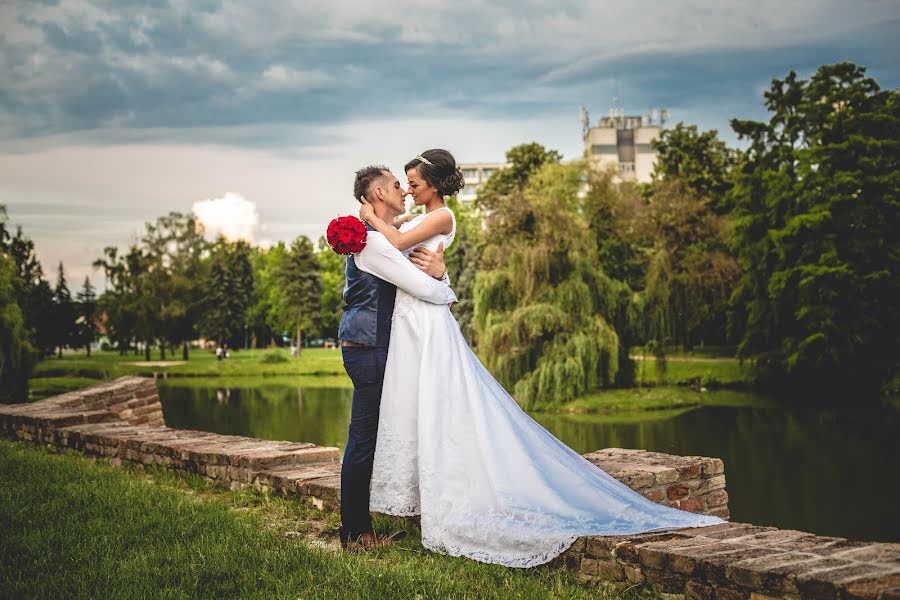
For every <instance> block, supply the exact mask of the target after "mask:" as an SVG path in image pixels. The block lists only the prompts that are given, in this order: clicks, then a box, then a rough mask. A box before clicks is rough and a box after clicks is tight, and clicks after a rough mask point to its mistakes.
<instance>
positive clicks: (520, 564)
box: [422, 535, 581, 569]
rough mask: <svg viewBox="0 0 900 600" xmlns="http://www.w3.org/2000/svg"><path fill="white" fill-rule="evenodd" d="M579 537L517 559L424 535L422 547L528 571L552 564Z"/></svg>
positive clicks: (567, 539) (573, 537) (576, 536)
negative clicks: (437, 541)
mask: <svg viewBox="0 0 900 600" xmlns="http://www.w3.org/2000/svg"><path fill="white" fill-rule="evenodd" d="M579 537H581V536H578V535H575V536H570V537H569V538H566V539H565V540H563V541H561V542H557V543H555V544H554V545H552V546H551V547H550V548H548V549H546V550H542V551H540V552H538V553H535V554H530V555H528V556H521V557H516V558H510V557H505V556H500V555H497V554H492V553H490V552H483V551H481V550H477V549H474V548H465V547H463V546H448V545H446V544H441V543H436V542H432V541H431V540H428V539H426V538H425V536H424V535H423V536H422V546H424V547H425V548H428V549H429V550H431V551H433V552H440V553H442V554H449V555H450V556H465V557H466V558H471V559H472V560H477V561H478V562H483V563H488V564H493V565H503V566H504V567H512V568H514V569H528V568H530V567H536V566H538V565H543V564H545V563H548V562H550V561H551V560H553V559H554V558H556V557H557V556H559V555H560V554H562V553H563V552H565V551H566V550H568V549H569V548H570V547H571V546H572V544H574V543H575V540H577V539H578V538H579Z"/></svg>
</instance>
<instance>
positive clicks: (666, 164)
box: [653, 123, 739, 213]
mask: <svg viewBox="0 0 900 600" xmlns="http://www.w3.org/2000/svg"><path fill="white" fill-rule="evenodd" d="M717 133H718V132H717V131H716V130H715V129H711V130H709V131H704V132H702V133H701V132H700V131H699V130H698V129H697V126H696V125H685V124H684V123H678V124H676V125H675V127H672V128H670V129H665V130H663V132H662V134H661V135H660V136H659V139H658V140H655V141H654V142H653V148H654V149H655V150H656V153H657V160H656V166H655V167H654V170H653V175H654V178H655V179H657V180H659V179H682V180H684V182H685V183H686V184H687V186H688V188H690V189H691V190H693V191H694V192H695V193H696V194H697V195H698V196H700V197H701V198H705V199H707V200H708V201H709V203H710V207H711V208H712V209H713V210H715V211H716V212H719V213H722V212H726V211H728V210H729V209H730V207H729V206H728V202H727V198H728V192H729V190H731V187H732V173H731V172H732V169H733V168H734V166H735V165H736V164H737V161H738V158H739V155H738V153H737V151H736V150H734V149H731V148H728V147H727V146H726V145H725V142H723V141H722V140H720V139H719V138H718V135H717Z"/></svg>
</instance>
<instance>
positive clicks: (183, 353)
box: [181, 340, 188, 360]
mask: <svg viewBox="0 0 900 600" xmlns="http://www.w3.org/2000/svg"><path fill="white" fill-rule="evenodd" d="M181 360H188V343H187V340H184V345H183V346H182V347H181Z"/></svg>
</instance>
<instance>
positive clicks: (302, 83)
mask: <svg viewBox="0 0 900 600" xmlns="http://www.w3.org/2000/svg"><path fill="white" fill-rule="evenodd" d="M643 4H645V5H646V6H644V7H643V8H642V7H641V6H635V7H634V8H629V7H628V6H625V5H622V6H618V5H609V6H607V5H606V3H603V6H599V5H596V6H595V5H594V4H592V3H583V2H582V3H579V2H561V3H556V4H554V7H553V8H548V7H547V6H546V5H545V4H544V3H540V2H529V3H518V4H516V5H515V6H508V7H504V6H503V3H499V4H491V5H481V4H478V3H471V2H465V1H463V2H459V3H455V4H454V5H452V6H450V7H444V6H443V5H441V4H439V3H430V2H419V3H412V4H403V3H400V2H390V1H382V2H374V3H370V4H368V5H365V6H364V7H360V6H357V5H355V4H353V3H351V2H337V3H334V4H333V5H331V6H329V7H328V8H325V7H324V5H322V6H302V7H299V8H298V7H293V8H289V7H287V6H285V5H284V4H282V3H254V4H253V5H244V4H232V3H227V2H204V3H195V2H190V3H180V2H172V3H169V2H155V3H147V2H140V3H138V2H135V3H104V2H97V3H91V2H78V3H63V4H61V5H59V6H56V7H47V6H40V5H36V4H30V5H23V6H19V7H13V8H10V7H5V8H3V9H0V10H2V11H3V12H2V13H0V16H2V17H4V23H9V24H10V25H4V30H3V31H2V36H0V52H2V58H0V127H2V129H0V132H2V134H3V136H4V137H7V138H25V137H30V136H39V135H46V134H58V133H67V132H80V133H78V135H82V136H86V137H90V131H92V130H103V131H105V132H107V134H108V133H109V132H110V131H113V132H120V134H121V132H122V131H133V130H136V131H138V132H141V134H138V137H140V135H143V136H144V138H143V139H152V138H153V136H154V135H157V134H160V135H164V136H165V137H166V139H173V138H178V137H179V136H180V135H184V132H186V131H188V130H193V131H194V133H195V136H194V138H193V139H194V141H198V142H202V141H204V139H207V140H221V139H222V137H223V134H222V133H221V132H219V133H217V132H216V129H217V128H227V127H244V128H252V127H254V126H258V127H259V130H258V133H257V134H256V135H246V134H245V135H238V136H232V138H233V139H237V138H241V139H244V140H245V141H246V142H245V143H250V144H252V145H257V144H258V145H266V144H270V145H273V146H278V145H279V144H281V143H283V141H284V140H283V139H281V137H280V136H279V135H278V133H277V132H278V125H279V124H293V125H309V126H315V125H323V124H324V125H330V124H335V123H341V122H345V121H347V120H349V119H386V118H397V117H403V116H416V117H422V116H428V114H438V113H442V112H443V113H447V112H457V113H463V114H466V115H468V116H471V117H475V118H479V117H487V118H492V119H506V118H510V119H520V118H523V117H528V118H531V117H539V116H542V115H550V114H560V112H561V111H562V112H571V111H574V110H575V107H577V105H578V104H581V103H588V104H590V105H591V106H592V108H594V109H598V110H602V109H605V108H606V107H607V106H608V104H609V103H610V102H611V101H612V97H613V96H614V95H617V96H619V98H620V100H621V101H622V102H623V103H624V104H625V106H626V107H627V108H629V109H635V110H639V111H640V110H643V109H645V108H646V107H649V106H660V105H666V106H669V107H673V108H678V109H680V110H681V112H682V114H685V115H689V114H694V115H698V114H703V113H704V111H706V112H707V114H709V112H710V111H711V112H713V113H715V114H716V115H719V113H722V112H723V111H730V114H731V116H737V115H743V114H745V112H746V111H753V110H755V111H756V113H757V114H758V113H759V112H760V110H761V98H760V96H759V93H760V87H761V86H763V87H764V86H765V85H767V84H768V82H769V81H770V80H771V79H772V78H773V77H782V76H784V75H785V74H786V73H787V71H788V70H789V69H791V68H793V69H796V70H798V71H799V72H801V73H803V72H804V71H807V72H808V71H811V70H813V69H814V68H815V67H816V66H818V65H819V64H823V63H826V62H835V61H838V60H854V61H856V62H858V63H860V64H863V65H868V66H870V67H871V74H872V75H874V76H876V77H877V78H879V79H880V81H881V83H882V85H883V86H895V85H896V83H897V80H898V65H897V59H896V58H895V57H896V56H897V55H898V54H900V52H898V48H897V42H896V41H895V36H893V35H892V32H895V31H896V30H897V25H898V21H897V14H896V12H897V9H896V4H895V3H893V2H868V3H866V7H865V8H866V10H865V11H854V10H851V9H850V8H848V7H846V6H844V4H842V3H840V2H836V1H835V2H830V3H829V2H825V3H818V4H816V3H812V2H809V3H798V4H796V5H792V6H791V7H785V6H783V5H782V4H781V3H778V2H773V1H771V0H766V1H765V2H763V3H762V4H763V5H759V6H757V5H758V4H759V3H753V4H751V3H747V5H743V4H740V5H739V4H735V5H733V6H728V7H718V8H715V9H714V10H713V9H710V10H707V11H706V12H704V13H697V14H691V13H690V11H688V10H687V7H688V5H686V4H684V3H681V2H666V3H657V4H655V5H654V4H652V3H646V2H645V3H643ZM829 4H830V6H829ZM629 6H630V5H629ZM859 13H864V15H863V16H858V14H859ZM8 17H12V18H8ZM173 131H174V132H175V133H173ZM113 135H114V136H115V134H113ZM121 135H126V136H127V135H128V134H121ZM225 137H228V136H225ZM292 143H293V144H296V143H297V140H293V141H292ZM310 143H315V140H312V141H311V142H310Z"/></svg>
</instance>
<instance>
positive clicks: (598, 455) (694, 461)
mask: <svg viewBox="0 0 900 600" xmlns="http://www.w3.org/2000/svg"><path fill="white" fill-rule="evenodd" d="M584 457H585V458H587V459H588V460H589V461H591V462H592V463H594V464H595V465H597V466H598V467H600V468H601V469H603V470H604V471H606V472H607V473H609V474H610V475H612V476H613V477H615V478H616V479H618V480H619V481H621V482H622V483H624V484H625V485H627V486H628V487H630V488H631V489H633V490H635V491H636V492H640V493H641V494H643V495H644V497H645V498H647V499H649V500H652V501H654V502H659V503H661V504H665V505H666V506H671V507H674V508H680V509H681V510H686V511H688V512H693V513H701V514H706V515H714V516H716V517H722V518H723V519H727V518H729V516H730V514H729V512H728V492H726V491H725V464H724V463H723V462H722V459H720V458H707V457H705V456H673V455H671V454H661V453H659V452H647V451H646V450H625V449H622V448H607V449H606V450H598V451H597V452H591V453H590V454H585V455H584Z"/></svg>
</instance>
